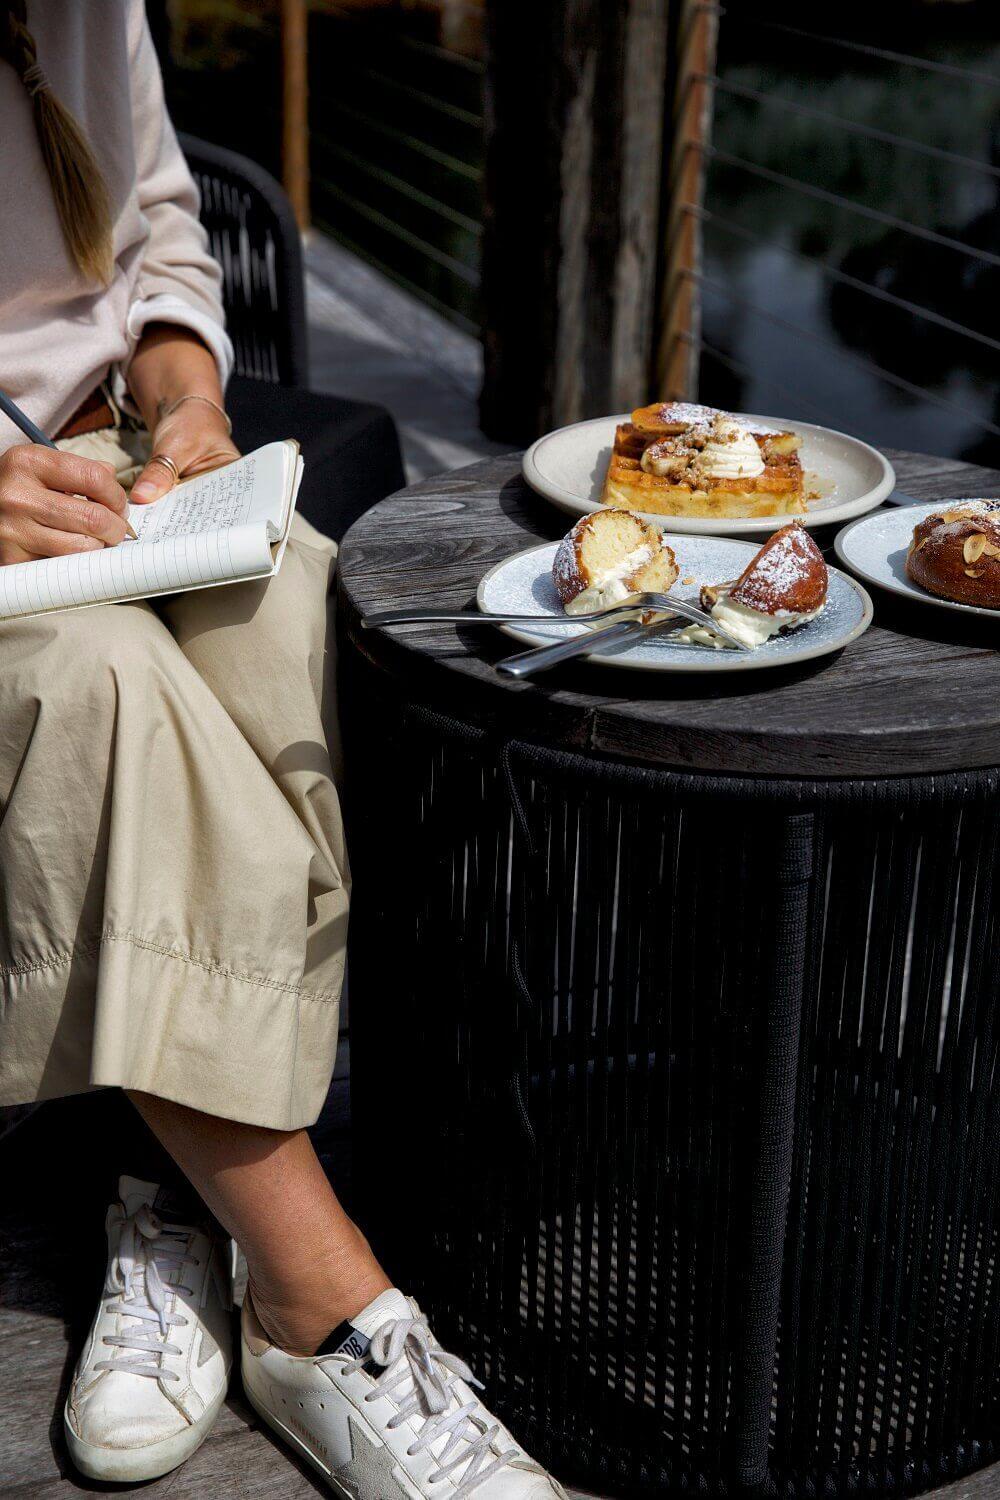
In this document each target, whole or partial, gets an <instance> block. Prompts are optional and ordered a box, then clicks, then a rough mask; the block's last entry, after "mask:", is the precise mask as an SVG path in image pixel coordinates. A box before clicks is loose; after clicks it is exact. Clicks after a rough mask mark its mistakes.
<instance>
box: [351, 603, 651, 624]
mask: <svg viewBox="0 0 1000 1500" xmlns="http://www.w3.org/2000/svg"><path fill="white" fill-rule="evenodd" d="M660 597H661V596H660V595H659V594H628V595H627V596H626V597H625V598H624V599H619V600H617V601H616V602H615V603H613V604H605V605H604V607H603V608H602V609H595V610H590V611H588V613H587V614H585V615H572V616H567V618H571V619H572V620H574V621H579V622H580V624H581V625H586V624H587V623H588V621H590V620H610V619H614V618H615V617H616V616H617V615H623V614H629V615H634V614H636V613H637V612H638V611H640V610H645V609H649V608H651V605H650V604H649V603H647V600H654V599H658V598H660ZM559 618H560V617H559V616H558V615H498V614H487V613H486V612H485V611H483V610H471V609H466V610H446V609H382V610H378V611H377V612H376V613H375V614H373V615H364V616H363V617H362V620H361V628H362V629H363V630H375V629H377V628H378V627H380V626H383V625H542V624H551V623H552V621H553V620H558V619H559Z"/></svg>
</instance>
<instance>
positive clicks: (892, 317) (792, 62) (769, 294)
mask: <svg viewBox="0 0 1000 1500" xmlns="http://www.w3.org/2000/svg"><path fill="white" fill-rule="evenodd" d="M764 14H766V16H767V17H768V19H772V20H776V21H778V22H780V23H785V24H788V25H789V26H792V27H805V28H807V29H808V30H810V31H813V32H820V33H826V34H829V35H833V36H837V37H841V38H848V39H849V40H851V41H853V42H857V43H861V44H864V45H871V46H873V47H878V48H882V49H891V50H893V51H897V52H905V53H913V54H916V55H917V56H919V57H921V58H925V59H929V60H931V61H934V62H938V63H947V64H951V65H954V66H956V67H959V68H962V69H966V70H969V71H970V72H974V73H976V74H979V75H988V78H987V79H984V78H981V77H980V78H975V79H971V78H966V79H957V78H952V77H948V76H944V75H941V74H935V73H931V72H927V71H924V70H921V69H918V68H914V67H911V66H908V65H906V64H904V63H901V62H893V61H890V60H887V59H885V58H881V57H877V56H865V55H860V54H858V53H856V52H852V51H848V50H844V49H842V48H838V47H834V46H832V45H829V44H825V43H822V42H819V41H815V40H811V39H806V38H804V37H801V36H795V35H790V34H788V33H787V32H783V31H780V30H777V29H774V28H773V27H769V26H767V25H763V24H761V21H760V12H759V8H758V7H756V6H753V5H746V6H743V7H739V6H736V7H729V8H728V9H727V12H726V14H725V15H724V16H723V17H722V20H721V25H720V57H719V73H720V75H721V77H722V79H723V80H724V82H725V83H726V84H729V85H736V86H738V87H741V88H746V89H752V90H754V91H755V92H757V93H762V94H767V95H769V96H770V97H771V98H772V99H774V100H784V101H789V102H791V103H792V104H795V105H800V106H804V107H806V108H807V109H814V110H822V111H824V112H827V113H829V114H831V115H836V116H838V117H841V118H843V119H846V120H848V121H851V122H853V123H854V124H856V125H858V126H860V127H862V128H863V131H864V132H867V131H868V130H869V128H871V127H874V128H876V129H878V130H882V131H892V132H894V133H896V134H898V135H900V136H904V137H907V138H910V139H913V140H916V141H919V142H922V143H925V144H927V145H930V146H933V147H936V148H939V149H941V150H944V151H947V152H952V153H955V154H957V155H960V156H965V157H969V158H971V160H972V161H973V162H974V163H976V164H978V170H977V166H975V165H973V166H963V165H958V164H956V163H954V162H952V161H947V160H943V159H933V158H929V157H926V156H923V155H920V154H917V153H915V152H912V151H909V150H906V149H904V148H902V147H897V146H893V145H890V144H886V143H883V142H882V141H880V140H877V139H874V138H873V137H872V136H871V135H869V134H867V133H857V134H855V133H851V132H847V131H845V130H842V129H840V128H838V127H836V126H834V125H832V124H830V123H828V122H826V121H823V120H820V119H818V118H813V117H810V116H808V115H805V114H803V115H798V114H796V113H794V112H793V111H792V110H786V109H782V108H780V107H778V105H777V104H775V103H766V104H761V103H759V102H757V101H753V100H749V99H747V98H744V97H740V96H738V95H736V94H733V93H729V92H727V91H726V89H720V90H719V91H718V93H717V96H716V110H715V120H714V131H713V142H714V145H715V146H716V147H717V148H718V149H720V150H724V151H725V152H727V153H729V154H731V155H734V156H739V157H742V158H744V159H746V160H749V161H752V162H755V163H758V164H760V165H761V166H763V167H764V168H766V169H769V170H771V171H774V172H778V173H782V174H784V175H785V176H787V177H793V178H798V179H800V180H801V181H804V182H807V183H812V184H816V185H818V186H820V187H822V188H823V189H826V190H828V191H829V192H832V193H836V194H838V195H841V196H843V197H844V198H848V199H852V200H854V201H856V202H858V203H861V204H865V205H867V206H869V207H871V208H873V209H877V210H879V211H881V212H883V213H886V214H891V215H892V216H894V217H896V218H898V219H902V220H906V221H908V222H911V223H913V224H916V225H919V226H921V227H924V228H927V229H930V230H933V231H936V232H938V233H940V234H943V235H947V236H948V237H950V238H952V239H955V240H960V241H962V242H964V243H966V244H968V245H970V246H972V247H974V248H977V249H985V250H986V251H988V252H991V253H993V254H994V255H1000V204H998V190H1000V6H998V5H997V4H996V3H991V4H988V5H984V4H979V3H967V4H964V5H963V4H956V3H947V0H938V3H917V0H906V3H892V0H886V3H884V4H882V5H881V6H879V7H877V6H876V5H875V4H873V5H872V6H870V7H867V8H864V7H860V6H857V7H853V6H847V7H845V6H844V5H839V6H832V5H827V4H816V5H813V6H810V7H808V8H804V7H802V6H801V5H798V6H795V7H792V6H788V7H785V8H782V7H780V6H778V7H776V6H769V7H768V8H767V10H766V12H765V13H764ZM989 79H992V80H993V81H989ZM984 168H985V170H984ZM706 207H707V209H708V210H709V212H710V213H711V214H713V215H715V216H717V218H716V220H710V221H709V222H708V224H707V225H706V231H705V248H706V264H705V275H706V277H707V278H708V280H709V281H710V282H712V283H715V284H717V286H714V287H711V288H706V291H705V301H704V327H703V337H704V338H705V340H706V342H707V343H709V344H710V345H712V346H714V347H715V348H716V349H718V350H719V351H720V352H721V353H722V354H723V355H724V356H726V357H727V359H728V360H729V361H731V363H726V362H724V361H723V360H722V359H720V358H718V357H715V356H713V355H710V354H705V355H703V359H702V371H701V394H702V396H703V398H704V399H706V400H708V401H711V402H715V403H717V404H719V405H731V406H736V407H740V408H742V409H744V410H749V411H761V412H773V413H775V414H780V415H785V416H797V417H800V418H802V419H804V420H812V421H822V422H827V423H829V424H831V425H833V426H837V427H843V428H848V429H850V430H851V431H854V432H856V433H857V434H858V435H859V436H861V437H865V438H867V439H868V440H870V441H873V442H875V443H880V444H885V445H891V446H899V447H905V448H912V449H918V450H920V449H923V450H926V451H933V452H937V453H944V454H948V455H953V456H956V457H966V458H970V459H972V458H975V459H977V460H978V461H980V462H986V463H991V464H994V465H997V466H998V467H1000V436H998V435H997V434H994V433H991V432H990V431H989V430H988V427H986V426H984V425H983V424H994V425H995V426H996V427H998V428H1000V363H998V351H997V350H996V349H993V348H990V347H986V346H984V345H982V344H978V343H976V342H975V341H974V340H972V339H969V338H967V337H965V336H963V335H960V334H957V333H955V332H952V331H950V330H948V329H945V328H943V327H941V326H940V325H934V324H932V323H928V322H926V321H923V320H921V319H920V318H919V317H917V316H915V315H913V314H911V313H909V312H904V311H901V310H899V309H897V308H894V307H891V306H888V305H887V304H885V303H884V302H880V301H878V300H877V299H875V298H873V297H871V296H870V295H868V294H866V293H865V292H864V291H863V290H859V289H857V288H855V287H854V286H851V285H845V284H844V283H843V282H840V283H838V282H837V280H836V279H835V278H834V277H833V276H830V275H827V274H825V273H824V271H823V270H822V269H821V264H822V265H825V266H826V267H828V268H830V269H831V270H832V271H836V272H839V273H841V275H844V276H850V277H852V278H853V279H855V280H857V281H860V282H862V283H864V284H867V285H870V286H873V287H876V288H878V289H881V290H884V291H887V292H890V293H892V294H894V295H896V296H898V297H901V298H905V299H906V300H907V301H909V302H911V303H914V304H918V305H920V306H922V307H927V308H929V309H931V310H932V311H934V312H936V313H937V314H939V315H940V316H941V317H945V318H948V319H950V320H951V321H952V322H955V323H959V324H962V325H965V326H967V327H969V328H971V329H973V330H974V331H976V332H978V333H980V334H982V335H986V336H987V337H989V338H991V339H994V340H1000V313H998V308H1000V267H998V266H995V265H990V264H989V263H988V262H984V261H982V260H979V259H976V258H973V257H968V256H965V255H962V254H960V253H958V252H957V251H955V250H952V249H948V248H944V247H942V246H940V245H936V244H931V243H928V242H926V241H924V240H921V239H919V238H916V237H914V236H912V235H909V234H906V233H905V232H903V231H901V230H899V229H895V228H890V227H887V226H885V225H883V224H879V223H875V222H871V221H869V220H867V219H865V218H863V217H861V216H859V215H856V214H853V213H851V212H850V211H849V210H847V209H844V208H838V207H836V206H833V205H831V204H830V203H828V202H818V201H815V200H813V199H810V198H809V197H806V196H801V195H799V194H796V193H793V192H790V191H788V190H787V189H786V188H785V187H783V186H779V185H777V184H775V183H773V182H770V181H765V180H760V179H756V178H754V176H753V175H752V174H750V173H748V172H746V171H745V170H743V169H740V168H737V167H733V166H731V165H726V164H719V163H714V164H713V165H712V166H711V169H710V171H709V176H708V183H707V193H706ZM722 221H725V223H727V224H729V225H733V226H736V227H737V228H738V229H742V230H743V231H745V233H746V234H747V235H749V236H752V237H753V240H750V239H747V238H744V237H741V236H739V235H737V234H735V233H733V232H731V231H729V232H727V230H726V229H725V228H724V227H723V222H722ZM756 240H760V241H761V242H762V243H759V244H758V243H755V242H754V241H756ZM757 309H759V311H758V310H757ZM778 319H781V320H783V321H781V322H779V321H777V320H778ZM788 324H791V325H795V328H796V329H798V330H801V332H796V331H793V330H792V329H790V328H789V327H788V326H786V325H788ZM873 364H874V365H879V366H881V367H882V368H883V370H885V371H888V372H889V373H890V374H893V375H896V376H897V377H899V378H901V379H903V380H905V381H907V382H909V383H910V384H912V385H916V386H920V387H923V388H926V390H927V391H928V392H929V393H930V396H931V397H933V398H936V399H935V400H931V399H927V398H921V397H920V396H918V395H914V394H912V393H910V392H907V391H905V390H902V389H900V388H899V387H897V386H894V385H893V384H892V383H891V382H890V381H889V380H887V379H885V378H882V377H880V376H879V374H878V373H877V372H876V371H875V370H873V369H871V368H869V366H870V365H873ZM936 403H941V404H936ZM944 403H946V404H947V405H945V404H944Z"/></svg>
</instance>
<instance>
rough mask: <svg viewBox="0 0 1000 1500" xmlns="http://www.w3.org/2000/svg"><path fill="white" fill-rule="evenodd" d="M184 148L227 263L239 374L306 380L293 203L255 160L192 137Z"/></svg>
mask: <svg viewBox="0 0 1000 1500" xmlns="http://www.w3.org/2000/svg"><path fill="white" fill-rule="evenodd" d="M180 143H181V149H182V150H183V152H184V155H185V156H186V157H187V162H188V166H189V167H190V168H191V173H192V175H193V177H194V179H195V182H196V183H197V185H198V191H199V193H200V194H201V222H202V223H203V224H204V226H205V228H206V229H207V231H208V238H209V242H210V244H211V249H212V254H213V255H214V256H215V258H216V260H217V261H218V262H219V265H220V266H221V267H222V280H223V301H224V303H225V308H226V327H227V329H228V332H229V336H230V338H231V339H232V341H233V347H234V349H235V351H236V373H237V374H239V375H249V376H251V377H252V378H253V379H255V380H267V381H272V382H276V383H278V384H281V385H302V386H304V385H306V384H307V382H308V355H307V346H306V311H305V290H304V286H303V277H302V245H301V241H300V238H299V230H298V226H297V224H296V222H295V216H294V214H293V213H292V207H291V204H290V203H289V201H288V199H287V198H286V196H285V194H284V192H283V191H282V189H281V187H280V186H279V184H278V183H277V182H276V181H275V180H274V178H273V177H272V176H271V175H270V173H269V172H265V170H264V168H263V167H260V166H258V165H257V163H256V162H252V161H250V160H249V159H248V158H247V157H245V156H240V155H239V154H238V153H237V152H235V151H227V150H226V149H225V148H224V147H222V146H213V145H210V144H209V143H208V142H207V141H202V140H198V139H197V138H196V137H195V136H191V135H182V136H181V137H180Z"/></svg>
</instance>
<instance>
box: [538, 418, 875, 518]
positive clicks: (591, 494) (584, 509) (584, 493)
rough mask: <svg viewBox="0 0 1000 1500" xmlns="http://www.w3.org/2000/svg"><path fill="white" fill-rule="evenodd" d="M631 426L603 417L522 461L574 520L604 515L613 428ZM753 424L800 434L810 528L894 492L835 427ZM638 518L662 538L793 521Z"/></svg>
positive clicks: (859, 447)
mask: <svg viewBox="0 0 1000 1500" xmlns="http://www.w3.org/2000/svg"><path fill="white" fill-rule="evenodd" d="M743 415H746V414H745V413H744V414H743ZM628 420H629V417H628V414H627V413H623V414H622V415H621V416H617V417H597V418H595V419H594V420H592V421H590V422H576V423H574V425H573V426H572V427H560V428H559V430H558V432H549V433H547V434H546V435H545V437H543V438H539V439H538V442H537V443H534V444H533V445H532V446H531V447H530V448H529V449H528V451H527V453H526V454H525V455H524V459H523V461H522V464H521V468H522V472H523V474H524V477H525V479H526V480H527V482H528V483H529V484H530V485H531V487H532V489H533V490H537V491H538V493H539V494H540V495H544V496H545V497H546V499H547V500H551V501H552V503H553V505H558V507H559V509H560V510H564V511H566V512H567V513H568V514H569V515H571V516H585V515H586V514H587V513H588V512H589V511H592V510H599V509H600V508H601V491H602V490H603V488H604V476H605V474H606V473H607V468H608V459H609V458H610V457H611V445H612V443H613V442H614V436H615V428H616V427H617V426H618V424H619V422H627V421H628ZM750 420H751V421H754V422H762V423H764V424H765V425H767V426H768V427H780V428H782V429H784V430H788V431H795V432H798V433H800V434H801V437H802V447H801V450H800V453H801V457H802V463H803V466H804V468H805V471H806V480H807V487H808V488H810V489H814V490H818V491H819V499H817V500H809V501H807V502H806V504H805V506H804V508H803V510H802V512H801V514H800V516H799V519H800V520H801V521H802V524H803V525H804V526H827V525H829V524H830V523H831V522H836V521H849V520H850V519H851V517H852V516H861V515H864V513H865V511H869V510H874V509H875V507H876V505H881V503H882V501H883V500H884V499H885V498H886V496H887V495H888V494H889V493H890V491H891V490H892V489H893V488H894V487H895V484H896V476H895V474H894V473H893V469H892V465H891V464H890V463H889V460H888V459H887V458H884V457H883V456H882V454H881V453H879V452H878V451H877V450H876V449H875V448H870V447H869V446H868V444H867V443H862V442H861V441H860V439H858V438H853V437H849V436H848V435H847V434H846V433H844V432H835V431H834V430H833V428H832V427H816V426H815V425H814V424H813V423H811V422H798V421H796V422H792V421H786V419H785V418H784V417H763V416H759V415H754V416H752V417H751V418H750ZM638 514H641V515H642V516H643V518H644V519H645V520H647V521H650V522H652V524H653V525H654V526H659V527H661V528H662V529H663V530H664V531H683V532H686V533H688V534H690V535H692V536H751V535H753V536H759V535H764V536H770V534H771V532H772V531H775V530H777V528H778V527H779V526H783V525H784V524H785V522H786V521H789V520H791V517H790V516H747V517H740V516H720V517H719V518H718V519H713V518H711V517H708V516H654V515H652V514H651V513H647V512H645V511H643V512H638Z"/></svg>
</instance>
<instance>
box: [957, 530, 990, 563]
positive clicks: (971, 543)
mask: <svg viewBox="0 0 1000 1500" xmlns="http://www.w3.org/2000/svg"><path fill="white" fill-rule="evenodd" d="M988 541H989V537H988V536H984V535H983V533H982V532H981V531H975V532H973V534H972V536H967V537H966V538H965V545H964V547H963V548H962V556H963V557H964V558H965V560H966V562H967V563H974V562H978V561H979V559H980V558H981V557H982V555H983V549H984V548H985V546H986V544H987V542H988Z"/></svg>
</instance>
